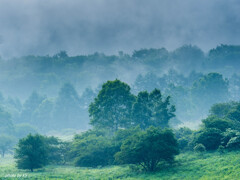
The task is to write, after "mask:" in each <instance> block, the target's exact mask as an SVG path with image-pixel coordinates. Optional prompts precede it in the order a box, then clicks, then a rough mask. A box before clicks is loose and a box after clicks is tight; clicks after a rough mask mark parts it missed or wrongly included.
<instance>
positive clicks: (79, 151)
mask: <svg viewBox="0 0 240 180" xmlns="http://www.w3.org/2000/svg"><path fill="white" fill-rule="evenodd" d="M103 134H104V133H103V132H102V131H92V130H90V131H87V132H86V133H83V134H82V135H76V136H75V138H74V140H73V143H72V148H71V153H70V154H71V157H72V158H73V159H74V162H75V165H76V166H82V167H97V166H106V165H111V164H113V162H114V154H115V153H116V152H117V150H118V148H116V146H115V145H114V144H113V143H112V141H111V139H110V138H107V137H106V136H103Z"/></svg>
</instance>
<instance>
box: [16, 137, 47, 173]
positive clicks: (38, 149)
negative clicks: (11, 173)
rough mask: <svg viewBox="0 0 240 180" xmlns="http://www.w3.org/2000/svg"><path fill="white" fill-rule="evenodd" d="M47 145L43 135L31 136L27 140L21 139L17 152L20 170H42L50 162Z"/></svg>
mask: <svg viewBox="0 0 240 180" xmlns="http://www.w3.org/2000/svg"><path fill="white" fill-rule="evenodd" d="M47 153H48V152H47V145H46V143H45V142H44V137H43V136H41V135H38V134H36V135H31V134H29V135H28V136H27V137H26V138H23V139H20V140H19V142H18V145H17V148H16V150H15V156H14V158H15V159H16V162H17V167H18V168H19V169H30V170H31V171H32V172H33V170H34V169H36V168H41V167H43V166H44V165H46V164H47V162H48V154H47Z"/></svg>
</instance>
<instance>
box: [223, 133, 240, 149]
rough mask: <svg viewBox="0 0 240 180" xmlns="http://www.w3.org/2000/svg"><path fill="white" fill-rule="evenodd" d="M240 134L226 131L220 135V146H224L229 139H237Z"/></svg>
mask: <svg viewBox="0 0 240 180" xmlns="http://www.w3.org/2000/svg"><path fill="white" fill-rule="evenodd" d="M239 134H240V133H239V132H238V131H237V130H233V129H227V130H226V131H225V132H224V133H223V134H222V135H223V137H222V145H223V146H226V145H227V143H228V142H229V140H230V139H231V138H234V137H237V136H238V135H239Z"/></svg>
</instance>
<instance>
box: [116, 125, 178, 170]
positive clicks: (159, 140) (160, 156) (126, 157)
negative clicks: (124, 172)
mask: <svg viewBox="0 0 240 180" xmlns="http://www.w3.org/2000/svg"><path fill="white" fill-rule="evenodd" d="M178 153H179V149H178V144H177V140H176V139H175V137H174V135H173V132H172V131H171V130H169V129H165V130H162V129H160V128H156V127H150V128H148V129H147V130H146V131H141V132H137V133H135V134H134V135H133V136H131V137H129V138H128V139H126V140H125V141H124V142H123V144H122V146H121V151H120V152H118V153H117V154H116V155H115V158H116V160H117V161H118V162H119V163H122V164H138V165H141V166H142V167H143V168H144V169H145V170H146V171H155V170H156V169H157V165H158V164H159V163H160V162H163V161H165V162H172V161H173V160H174V155H176V154H178Z"/></svg>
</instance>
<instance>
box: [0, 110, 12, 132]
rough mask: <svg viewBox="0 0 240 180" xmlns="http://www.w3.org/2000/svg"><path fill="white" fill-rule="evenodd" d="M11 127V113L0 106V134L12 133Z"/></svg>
mask: <svg viewBox="0 0 240 180" xmlns="http://www.w3.org/2000/svg"><path fill="white" fill-rule="evenodd" d="M13 129H14V126H13V122H12V120H11V114H10V113H9V112H7V111H6V110H5V109H3V108H2V107H1V106H0V134H12V133H13Z"/></svg>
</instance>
